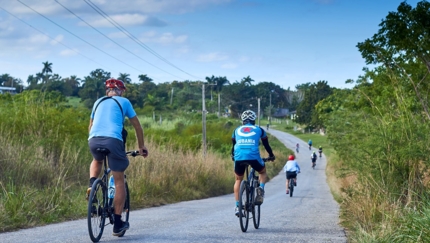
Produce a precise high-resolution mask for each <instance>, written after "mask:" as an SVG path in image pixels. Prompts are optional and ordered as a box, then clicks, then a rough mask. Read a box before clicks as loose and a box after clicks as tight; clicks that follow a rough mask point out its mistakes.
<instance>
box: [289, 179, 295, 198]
mask: <svg viewBox="0 0 430 243" xmlns="http://www.w3.org/2000/svg"><path fill="white" fill-rule="evenodd" d="M289 187H290V197H292V196H293V191H294V179H290V184H289Z"/></svg>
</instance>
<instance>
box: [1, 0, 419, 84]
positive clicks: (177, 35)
mask: <svg viewBox="0 0 430 243" xmlns="http://www.w3.org/2000/svg"><path fill="white" fill-rule="evenodd" d="M41 2H42V1H36V0H19V1H15V0H14V1H11V0H0V48H1V51H0V74H4V73H8V74H10V75H11V76H13V77H16V78H20V79H22V81H23V82H24V84H26V80H27V77H28V75H31V74H36V73H37V72H40V71H41V70H42V68H43V65H42V62H45V61H49V62H51V63H53V65H52V69H53V73H57V74H59V75H60V76H62V77H63V78H65V77H69V76H71V75H76V76H78V77H79V78H81V79H83V78H84V77H85V76H88V75H89V73H90V72H91V71H93V70H95V69H97V68H101V69H103V70H105V71H107V72H110V73H111V75H112V76H113V77H118V75H119V73H127V74H130V78H131V79H132V81H133V82H137V81H138V78H137V77H138V75H140V74H146V75H147V76H148V77H150V78H152V79H153V80H154V82H155V83H160V82H171V81H173V80H178V81H183V80H204V79H205V77H207V76H212V75H214V76H223V77H224V76H225V77H227V79H228V80H229V81H230V82H232V83H233V82H235V81H240V80H241V79H242V78H244V77H247V76H250V77H251V78H252V79H254V80H255V83H258V82H263V81H268V82H273V83H276V84H278V85H280V86H281V87H283V88H284V89H287V88H288V87H290V88H291V89H292V90H294V89H295V88H294V87H295V86H296V85H299V84H303V83H308V82H310V83H314V82H318V81H319V80H326V81H327V82H328V84H329V85H330V86H332V87H338V88H351V87H352V85H350V84H349V85H347V84H345V81H346V80H347V79H354V80H356V79H357V78H358V76H359V75H361V74H362V73H363V72H362V68H363V67H365V66H366V64H365V63H364V60H363V59H362V58H361V54H360V52H359V51H358V49H357V47H356V45H357V43H358V42H363V41H364V40H365V39H367V38H371V37H372V36H373V35H374V34H375V33H376V32H377V31H378V29H379V26H378V25H379V24H380V23H381V21H382V19H384V18H385V17H386V16H387V14H388V13H389V12H390V11H397V10H396V9H397V7H398V6H399V5H400V3H401V2H402V1H400V0H399V1H397V0H360V1H358V0H270V1H269V0H121V1H113V0H111V1H108V0H73V1H72V0H57V1H56V0H44V1H43V4H41ZM417 2H419V1H417V0H414V1H407V3H408V4H410V5H411V6H412V7H415V6H416V3H417ZM91 3H93V4H94V5H95V6H97V7H98V8H99V9H101V10H102V11H103V12H104V13H106V14H107V15H108V16H109V17H110V18H112V19H113V20H114V21H115V22H116V23H118V24H119V25H120V26H121V27H122V28H124V29H125V30H127V32H128V33H130V34H131V35H132V36H133V37H135V38H137V39H138V40H139V42H137V41H135V40H133V39H132V38H130V37H128V36H127V35H126V34H124V32H121V31H120V30H119V29H118V28H116V27H115V26H114V25H112V24H111V23H109V22H108V21H107V19H106V18H104V17H102V15H100V14H99V13H97V12H96V11H95V10H94V9H93V8H91V7H90V4H91ZM26 5H27V6H28V7H27V6H26ZM62 5H63V6H65V7H66V8H67V9H69V10H70V11H71V12H72V13H74V14H75V15H77V16H79V18H80V19H79V18H77V17H76V16H75V15H74V14H72V13H71V12H70V11H68V10H67V9H65V8H64V7H63V6H62ZM94 5H93V6H94ZM30 8H32V9H34V10H36V11H37V12H39V13H40V14H42V15H43V16H45V17H42V16H41V15H39V14H38V13H36V12H34V11H33V10H31V9H30ZM16 17H18V18H19V19H21V20H22V21H24V22H25V23H24V22H22V21H21V20H19V19H17V18H16ZM47 19H49V20H47ZM82 20H84V21H85V22H86V23H88V24H90V25H91V26H92V27H90V26H89V25H87V24H86V23H85V22H84V21H82ZM29 25H31V26H32V27H30V26H29ZM100 32H101V33H102V34H100ZM116 43H117V44H116ZM138 43H139V44H138ZM148 47H149V50H148Z"/></svg>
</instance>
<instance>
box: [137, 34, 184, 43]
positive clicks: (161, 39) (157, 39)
mask: <svg viewBox="0 0 430 243" xmlns="http://www.w3.org/2000/svg"><path fill="white" fill-rule="evenodd" d="M187 40H188V36H187V35H178V36H174V35H173V34H172V33H163V34H158V33H157V32H155V31H148V32H146V33H144V34H143V36H142V37H141V38H140V41H142V42H143V43H148V42H153V43H160V44H171V43H174V44H181V43H185V42H186V41H187Z"/></svg>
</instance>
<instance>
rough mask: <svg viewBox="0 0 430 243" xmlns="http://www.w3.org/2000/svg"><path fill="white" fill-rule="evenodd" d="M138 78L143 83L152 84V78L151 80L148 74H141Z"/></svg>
mask: <svg viewBox="0 0 430 243" xmlns="http://www.w3.org/2000/svg"><path fill="white" fill-rule="evenodd" d="M138 77H139V81H141V82H152V78H149V77H148V75H146V74H141V75H139V76H138Z"/></svg>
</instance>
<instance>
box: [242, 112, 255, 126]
mask: <svg viewBox="0 0 430 243" xmlns="http://www.w3.org/2000/svg"><path fill="white" fill-rule="evenodd" d="M241 118H242V122H243V123H245V122H250V123H252V124H255V119H256V118H257V115H255V112H253V111H251V110H246V111H244V112H243V113H242V116H241Z"/></svg>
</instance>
